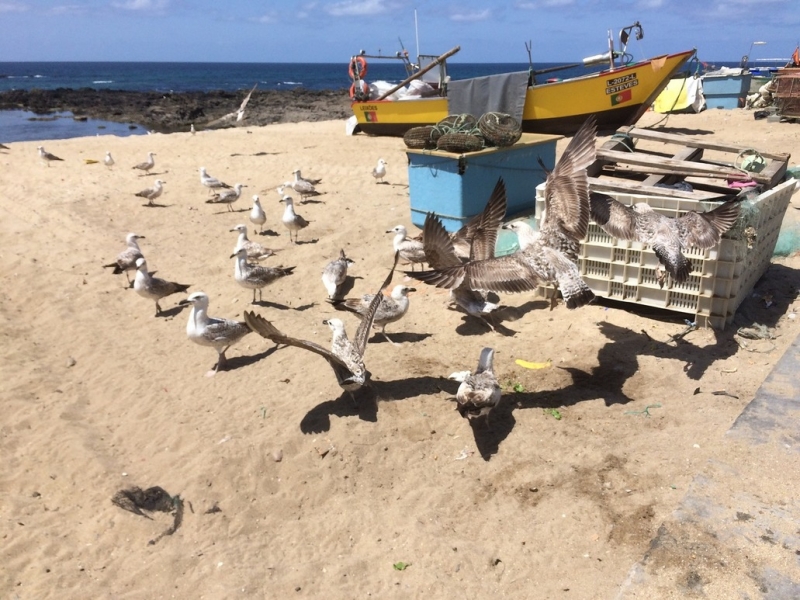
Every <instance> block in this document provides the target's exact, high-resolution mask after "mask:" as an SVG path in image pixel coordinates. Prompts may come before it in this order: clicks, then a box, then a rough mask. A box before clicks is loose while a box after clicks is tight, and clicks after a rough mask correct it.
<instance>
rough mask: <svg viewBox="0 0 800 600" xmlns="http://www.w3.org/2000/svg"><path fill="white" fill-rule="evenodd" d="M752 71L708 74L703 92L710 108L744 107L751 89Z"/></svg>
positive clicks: (704, 79) (704, 78)
mask: <svg viewBox="0 0 800 600" xmlns="http://www.w3.org/2000/svg"><path fill="white" fill-rule="evenodd" d="M750 77H751V75H750V73H749V72H747V73H742V74H739V75H734V74H731V75H723V74H706V75H704V76H703V94H704V95H705V97H706V106H707V107H708V108H724V109H733V108H744V104H745V101H746V100H747V94H748V93H749V91H750Z"/></svg>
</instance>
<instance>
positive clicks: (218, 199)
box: [206, 183, 247, 212]
mask: <svg viewBox="0 0 800 600" xmlns="http://www.w3.org/2000/svg"><path fill="white" fill-rule="evenodd" d="M246 187H247V186H246V185H243V184H241V183H237V184H236V185H234V186H233V189H232V190H222V191H221V192H218V193H216V194H214V195H213V196H212V197H211V198H210V199H209V200H206V204H226V205H227V206H228V211H229V212H234V210H233V206H231V205H232V204H233V203H234V202H236V201H237V200H238V199H239V197H240V196H241V195H242V188H246Z"/></svg>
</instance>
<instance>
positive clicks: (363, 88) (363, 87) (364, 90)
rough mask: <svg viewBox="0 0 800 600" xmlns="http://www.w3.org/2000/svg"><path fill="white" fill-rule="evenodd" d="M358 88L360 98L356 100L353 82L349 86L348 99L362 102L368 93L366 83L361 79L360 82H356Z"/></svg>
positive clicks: (354, 83)
mask: <svg viewBox="0 0 800 600" xmlns="http://www.w3.org/2000/svg"><path fill="white" fill-rule="evenodd" d="M358 86H359V87H360V88H361V97H360V98H356V82H353V83H352V84H351V85H350V97H351V98H354V99H356V100H363V99H364V96H365V95H366V94H368V93H369V88H368V87H367V82H366V81H364V80H363V79H362V80H361V81H359V82H358Z"/></svg>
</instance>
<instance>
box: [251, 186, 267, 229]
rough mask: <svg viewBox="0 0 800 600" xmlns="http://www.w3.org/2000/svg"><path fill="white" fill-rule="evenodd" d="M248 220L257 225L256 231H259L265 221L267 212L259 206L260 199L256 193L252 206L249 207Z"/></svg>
mask: <svg viewBox="0 0 800 600" xmlns="http://www.w3.org/2000/svg"><path fill="white" fill-rule="evenodd" d="M250 222H251V223H252V224H253V225H258V233H261V230H262V229H263V227H264V223H266V222H267V213H265V212H264V209H263V208H261V200H259V198H258V195H254V196H253V208H252V209H250Z"/></svg>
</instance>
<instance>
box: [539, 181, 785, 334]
mask: <svg viewBox="0 0 800 600" xmlns="http://www.w3.org/2000/svg"><path fill="white" fill-rule="evenodd" d="M794 189H795V182H794V180H788V181H786V182H784V183H782V184H780V185H778V186H776V187H774V188H773V189H771V190H768V191H766V192H764V193H762V194H761V195H760V196H758V198H757V199H756V200H755V201H753V202H752V203H751V204H749V205H747V203H745V205H744V206H743V209H742V212H743V213H744V214H745V222H744V226H741V225H737V227H735V228H734V229H733V230H731V231H730V232H728V233H726V234H725V235H724V236H723V237H722V240H720V243H719V244H717V245H716V246H715V247H713V248H710V249H708V250H702V249H700V248H694V247H693V248H689V249H688V250H687V251H685V252H684V254H685V255H686V257H687V258H688V259H689V260H690V261H692V267H693V268H692V274H691V275H690V276H689V278H688V279H687V280H686V281H684V282H683V283H677V282H675V281H672V278H670V277H667V281H666V282H665V284H664V287H663V289H662V288H661V287H659V285H658V281H657V280H656V268H657V267H658V264H659V262H658V258H657V257H656V255H655V253H654V252H653V251H652V249H650V248H649V247H648V246H645V245H643V244H641V243H640V242H629V241H625V240H617V239H615V238H613V237H611V236H610V235H608V234H607V233H606V232H605V231H603V229H602V228H601V227H600V226H599V225H597V224H596V223H595V222H594V221H591V222H590V224H589V230H588V232H587V235H586V239H585V240H584V241H583V242H582V243H581V253H580V258H579V263H578V266H579V268H580V271H581V275H582V276H583V279H584V281H585V282H586V284H587V285H588V286H589V287H590V288H591V290H592V291H593V292H594V293H595V294H596V295H597V296H600V297H603V298H609V299H611V300H618V301H621V302H631V303H634V304H642V305H646V306H653V307H657V308H664V309H667V310H672V311H676V312H680V313H686V314H689V315H693V316H694V320H695V321H696V322H697V324H698V326H700V327H705V326H708V327H713V328H715V329H724V328H725V325H727V324H728V323H730V322H731V321H732V320H733V316H734V314H735V313H736V309H737V308H738V307H739V305H740V304H741V303H742V300H744V299H745V297H747V295H748V294H749V293H750V292H751V290H752V289H753V286H754V285H755V283H756V281H758V279H759V277H761V275H763V274H764V271H766V269H767V267H768V266H769V262H770V260H771V258H772V252H773V251H774V250H775V244H776V243H777V241H778V233H779V232H780V228H781V221H782V220H783V216H784V213H785V212H786V208H787V206H788V205H789V200H790V199H791V197H792V193H793V192H794ZM609 195H610V196H612V197H614V198H616V199H617V200H618V201H620V202H622V203H624V204H627V205H630V204H633V203H635V202H646V203H647V204H649V205H650V206H651V207H652V208H653V209H654V210H655V211H656V212H659V213H661V214H663V215H666V216H668V217H677V216H681V215H684V214H686V213H687V212H688V211H690V210H695V211H706V210H711V209H713V208H715V207H716V206H719V204H718V203H714V202H702V201H697V200H688V199H683V198H667V197H661V196H645V195H637V194H623V193H612V194H609ZM543 210H544V184H542V185H539V186H537V188H536V213H535V217H534V223H533V224H534V226H538V220H539V217H540V215H541V214H542V212H543ZM746 227H752V228H753V229H754V230H755V233H756V237H755V239H750V240H749V241H750V243H751V247H748V237H747V236H746V235H745V234H744V233H743V230H744V229H745V228H746ZM554 293H555V291H554V289H553V288H552V286H542V287H539V289H538V290H537V294H538V295H539V296H543V297H547V298H549V297H550V296H552V295H553V294H554Z"/></svg>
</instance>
